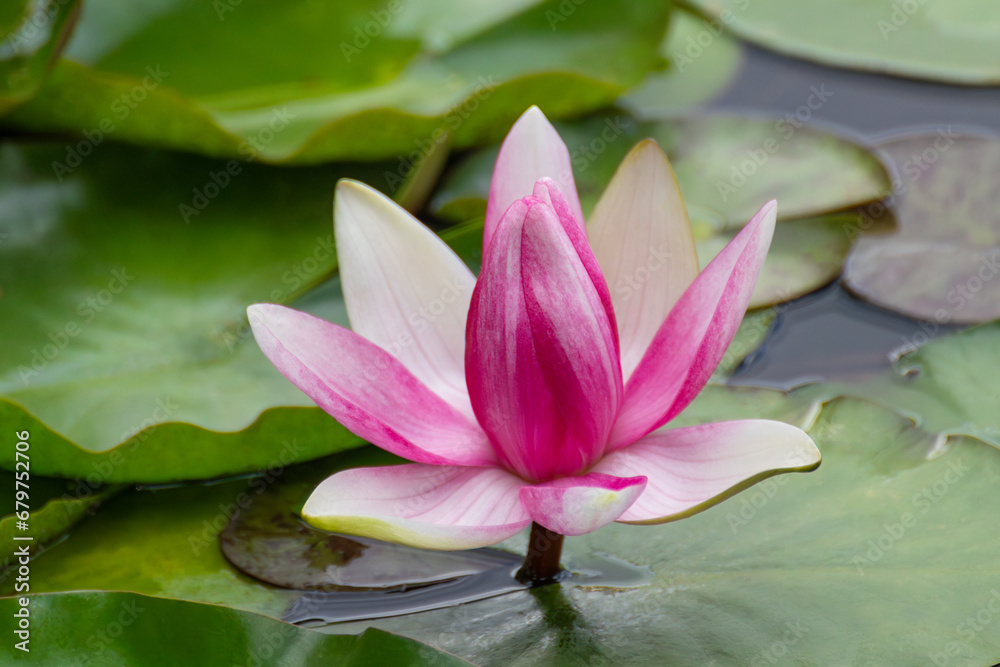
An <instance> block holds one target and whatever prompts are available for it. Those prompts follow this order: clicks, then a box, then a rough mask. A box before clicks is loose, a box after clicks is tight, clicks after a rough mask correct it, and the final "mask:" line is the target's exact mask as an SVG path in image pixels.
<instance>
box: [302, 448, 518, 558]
mask: <svg viewBox="0 0 1000 667" xmlns="http://www.w3.org/2000/svg"><path fill="white" fill-rule="evenodd" d="M523 485H524V482H523V481H521V480H520V479H518V478H517V477H515V476H514V475H511V474H510V473H508V472H506V471H503V470H500V469H498V468H463V467H453V466H430V465H423V464H420V463H414V464H410V465H401V466H387V467H382V468H354V469H352V470H345V471H343V472H338V473H337V474H335V475H333V476H332V477H329V478H327V479H326V480H325V481H324V482H323V483H322V484H320V485H319V486H318V487H317V488H316V490H315V491H313V493H312V495H311V496H309V500H308V501H306V504H305V507H303V508H302V516H303V517H305V519H306V520H307V521H308V522H309V523H310V524H312V525H314V526H316V527H318V528H322V529H324V530H330V531H334V532H338V533H347V534H350V535H362V536H364V537H372V538H375V539H379V540H385V541H387V542H395V543H397V544H407V545H410V546H413V547H422V548H426V549H443V550H451V549H474V548H477V547H485V546H488V545H490V544H496V543H497V542H502V541H503V540H505V539H507V538H508V537H510V536H512V535H514V534H516V533H517V532H519V531H520V530H521V529H523V528H524V527H525V526H527V525H528V523H529V522H530V520H529V519H528V514H527V512H525V511H524V508H523V507H521V503H520V501H519V499H518V489H520V488H521V487H522V486H523Z"/></svg>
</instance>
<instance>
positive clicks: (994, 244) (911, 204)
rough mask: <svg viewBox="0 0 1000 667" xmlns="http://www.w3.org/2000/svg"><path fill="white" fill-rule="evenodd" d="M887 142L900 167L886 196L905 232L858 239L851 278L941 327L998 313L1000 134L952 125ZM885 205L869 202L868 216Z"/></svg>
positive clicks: (863, 291) (881, 299)
mask: <svg viewBox="0 0 1000 667" xmlns="http://www.w3.org/2000/svg"><path fill="white" fill-rule="evenodd" d="M880 148H881V149H882V150H883V151H884V152H885V154H886V155H887V156H889V158H890V159H891V161H892V163H893V165H894V166H895V168H896V174H895V184H894V186H895V187H894V191H893V195H892V197H891V198H890V199H889V202H888V203H889V204H890V205H891V207H892V209H893V212H894V214H895V218H896V220H897V224H898V227H899V229H898V231H897V232H896V233H894V234H888V235H885V234H863V235H862V236H861V237H860V238H859V239H858V241H857V243H856V245H855V247H854V250H853V251H852V252H851V255H850V257H849V258H848V260H847V263H846V265H845V270H844V283H845V285H846V286H847V287H848V288H849V289H851V291H853V292H854V293H856V294H858V295H859V296H861V297H863V298H865V299H868V300H869V301H872V302H873V303H877V304H879V305H881V306H884V307H886V308H890V309H892V310H895V311H897V312H900V313H903V314H904V315H909V316H910V317H915V318H918V319H923V320H929V321H932V322H935V323H937V324H948V323H960V324H962V323H964V324H970V323H979V322H987V321H990V320H994V319H997V318H1000V278H998V277H997V275H998V274H1000V215H998V213H997V212H998V211H1000V188H997V182H998V181H1000V140H997V139H996V138H993V137H985V136H983V137H980V136H968V135H966V136H963V135H960V134H958V133H956V132H953V131H952V130H951V129H950V128H949V129H942V130H941V131H939V132H936V133H931V134H921V135H917V136H905V137H901V138H898V139H893V140H891V141H887V142H885V143H884V144H881V145H880ZM883 210H884V207H882V206H881V204H879V205H874V206H871V207H869V208H868V210H867V212H866V215H865V218H864V219H863V221H862V222H863V223H864V222H866V221H867V220H870V219H873V218H874V217H877V216H878V215H879V214H880V213H881V212H882V211H883ZM861 229H864V228H863V227H861Z"/></svg>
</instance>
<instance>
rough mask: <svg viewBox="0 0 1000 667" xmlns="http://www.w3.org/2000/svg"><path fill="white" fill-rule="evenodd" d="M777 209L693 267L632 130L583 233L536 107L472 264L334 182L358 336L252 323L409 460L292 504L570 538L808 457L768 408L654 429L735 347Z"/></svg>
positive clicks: (650, 149)
mask: <svg viewBox="0 0 1000 667" xmlns="http://www.w3.org/2000/svg"><path fill="white" fill-rule="evenodd" d="M775 215H776V204H775V202H773V201H772V202H769V203H767V204H765V205H764V207H763V208H762V209H761V210H760V211H759V212H758V213H757V214H756V215H755V216H754V217H753V218H752V219H751V220H750V222H749V223H748V224H747V225H746V227H744V229H743V230H742V231H741V232H740V233H739V234H738V235H737V236H736V237H735V238H734V239H733V240H732V242H731V243H729V245H728V246H726V248H725V249H723V250H722V252H720V253H719V255H718V256H717V257H716V258H715V259H714V260H713V261H712V262H711V263H710V264H709V265H708V266H707V267H706V268H705V269H704V270H703V271H701V272H700V273H699V270H698V260H697V256H696V254H695V246H694V241H693V238H692V232H691V226H690V223H689V222H688V218H687V213H686V211H685V207H684V203H683V201H682V199H681V195H680V190H679V187H678V185H677V182H676V180H675V178H674V175H673V172H672V171H671V169H670V166H669V164H668V162H667V159H666V157H665V156H664V154H663V152H662V151H661V150H660V148H659V147H658V146H657V145H656V144H655V143H654V142H652V141H644V142H642V143H640V144H639V145H638V146H637V147H636V148H635V149H634V150H633V151H632V152H631V153H630V154H629V155H628V157H627V158H626V159H625V161H624V162H623V163H622V165H621V166H620V167H619V169H618V172H617V173H616V174H615V176H614V178H613V180H612V181H611V183H610V184H609V185H608V187H607V189H606V191H605V192H604V194H603V196H602V198H601V199H600V201H599V203H598V204H597V206H596V208H595V210H594V212H593V214H592V215H591V218H590V220H589V227H587V226H585V225H584V219H583V214H582V211H581V207H580V202H579V199H578V196H577V193H576V187H575V184H574V181H573V174H572V169H571V163H570V156H569V153H568V151H567V149H566V146H565V145H564V144H563V142H562V141H561V139H560V138H559V136H558V134H557V133H556V131H555V129H554V128H553V127H552V126H551V125H550V124H549V123H548V121H547V120H546V119H545V117H544V116H543V115H542V113H541V112H540V111H539V110H538V109H536V108H532V109H530V110H529V111H528V112H526V113H525V114H524V116H522V117H521V119H520V120H519V121H518V122H517V123H516V124H515V125H514V127H513V128H512V129H511V131H510V133H509V135H508V136H507V138H506V140H505V141H504V143H503V145H502V147H501V150H500V154H499V156H498V158H497V162H496V167H495V171H494V174H493V181H492V185H491V189H490V193H489V200H488V205H487V210H486V219H485V230H484V237H483V262H482V271H481V274H480V276H479V278H478V279H477V278H476V276H475V275H474V274H473V273H472V272H471V271H470V270H469V269H468V268H467V267H466V265H465V264H464V263H463V262H462V260H460V259H459V258H458V256H456V255H455V253H454V252H452V250H451V249H450V248H449V247H448V246H447V245H445V243H444V242H442V241H441V240H440V238H439V237H438V236H436V235H435V234H434V233H433V232H431V231H430V230H429V229H428V228H427V227H425V226H424V225H422V224H421V223H420V222H418V221H417V220H416V219H414V218H413V217H411V216H410V215H409V214H408V213H407V212H406V211H404V210H403V209H401V208H400V207H399V206H397V205H396V204H395V203H393V202H392V201H391V200H390V199H388V198H387V197H385V196H383V195H382V194H380V193H378V192H377V191H375V190H373V189H371V188H369V187H367V186H365V185H362V184H361V183H357V182H355V181H350V180H345V181H341V182H340V183H339V184H338V185H337V192H336V197H335V202H334V221H335V224H334V226H335V236H336V245H337V253H338V257H339V262H340V274H341V279H342V285H343V292H344V300H345V303H346V306H347V313H348V316H349V318H350V322H351V327H352V329H353V330H348V329H345V328H342V327H340V326H337V325H335V324H331V323H329V322H326V321H324V320H321V319H318V318H316V317H313V316H311V315H308V314H305V313H302V312H298V311H296V310H293V309H290V308H286V307H283V306H278V305H272V304H257V305H254V306H251V307H250V309H249V314H250V322H251V325H252V327H253V331H254V335H255V337H256V339H257V342H258V344H259V345H260V347H261V349H262V350H263V351H264V353H265V354H266V355H267V357H268V358H269V359H270V360H271V362H272V363H273V364H274V365H275V366H276V367H277V368H278V370H280V371H281V372H282V373H283V374H284V375H285V376H286V377H287V378H288V379H289V380H291V381H292V382H293V383H294V384H295V385H296V386H297V387H299V388H300V389H301V390H302V391H304V392H305V393H306V394H308V395H309V396H310V397H311V398H312V399H313V400H314V401H316V403H317V404H318V405H319V406H320V407H321V408H323V409H324V410H326V411H327V412H328V413H330V414H331V415H333V416H334V417H335V418H336V419H337V420H338V421H339V422H340V423H342V424H343V425H344V426H346V427H347V428H348V429H350V430H351V431H352V432H353V433H355V434H356V435H358V436H359V437H361V438H364V439H365V440H368V441H369V442H371V443H373V444H375V445H377V446H379V447H381V448H382V449H385V450H387V451H389V452H392V453H394V454H397V455H399V456H401V457H403V458H406V459H409V460H410V461H412V462H413V463H409V464H404V465H398V466H386V467H377V468H356V469H352V470H346V471H343V472H338V473H337V474H335V475H333V476H332V477H330V478H328V479H327V480H326V481H324V482H323V483H322V484H321V485H320V486H319V487H318V488H317V489H316V490H315V492H314V493H313V494H312V496H311V497H310V498H309V500H308V502H307V503H306V505H305V507H304V509H303V515H304V516H305V518H306V519H307V520H308V521H309V522H310V523H311V524H313V525H315V526H318V527H320V528H324V529H327V530H331V531H336V532H344V533H350V534H358V535H366V536H369V537H374V538H378V539H383V540H388V541H391V542H398V543H402V544H408V545H413V546H418V547H427V548H433V549H466V548H472V547H481V546H485V545H489V544H495V543H497V542H500V541H502V540H504V539H506V538H508V537H511V536H512V535H514V534H516V533H517V532H519V531H521V530H522V529H523V528H525V527H526V526H528V525H529V524H531V523H532V522H534V523H535V524H537V525H539V526H542V527H544V528H546V529H548V530H549V531H552V532H554V533H557V534H559V535H581V534H584V533H588V532H591V531H594V530H597V529H598V528H600V527H602V526H604V525H606V524H608V523H610V522H613V521H619V522H623V523H632V524H655V523H662V522H665V521H672V520H676V519H679V518H683V517H686V516H690V515H692V514H694V513H696V512H700V511H701V510H704V509H706V508H708V507H710V506H712V505H714V504H716V503H718V502H720V501H721V500H724V499H725V498H727V497H729V496H731V495H732V494H734V493H736V492H738V491H740V490H742V489H744V488H746V487H748V486H750V485H752V484H754V483H757V482H759V481H761V480H762V479H764V478H766V477H768V476H770V475H775V474H778V473H782V472H791V471H808V470H812V469H814V468H815V467H817V466H818V465H819V462H820V454H819V451H818V450H817V449H816V447H815V445H814V444H813V442H812V440H811V439H810V438H809V436H808V435H807V434H806V433H804V432H803V431H802V430H800V429H798V428H796V427H794V426H791V425H788V424H785V423H781V422H776V421H767V420H761V419H751V420H743V421H729V422H721V423H715V424H706V425H702V426H693V427H685V428H673V429H669V428H664V427H665V426H666V425H667V424H668V423H669V422H670V421H671V420H672V419H674V417H676V416H677V415H678V414H679V413H680V412H681V411H682V410H683V409H684V408H685V407H686V406H687V405H688V404H689V403H690V402H691V401H692V400H693V399H694V398H695V396H697V394H698V393H699V392H700V391H701V389H702V388H703V387H704V385H705V384H706V382H707V381H708V379H709V376H710V375H711V374H712V372H713V371H714V370H715V368H716V366H717V365H718V363H719V361H720V360H721V359H722V356H723V354H724V353H725V351H726V348H727V347H728V345H729V343H730V342H731V340H732V338H733V336H734V334H735V332H736V329H737V327H738V326H739V323H740V321H741V320H742V318H743V314H744V313H745V311H746V308H747V304H748V303H749V299H750V296H751V292H752V291H753V288H754V285H755V283H756V281H757V276H758V274H759V272H760V270H761V266H762V264H763V262H764V257H765V255H766V254H767V250H768V247H769V245H770V242H771V236H772V233H773V230H774V224H775ZM588 236H589V241H588Z"/></svg>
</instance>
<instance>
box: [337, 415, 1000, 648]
mask: <svg viewBox="0 0 1000 667" xmlns="http://www.w3.org/2000/svg"><path fill="white" fill-rule="evenodd" d="M811 434H812V435H813V437H814V438H815V439H816V441H817V444H818V445H819V448H820V450H821V451H822V452H823V464H822V465H821V466H820V468H819V469H818V470H817V471H815V472H812V473H809V474H806V475H785V476H781V477H779V478H775V479H773V480H768V481H767V482H764V483H762V484H760V485H757V486H755V487H752V488H751V489H748V490H747V491H744V492H743V493H741V494H739V495H737V496H736V497H734V498H733V499H731V500H728V501H726V502H725V503H722V504H720V505H718V506H716V507H713V508H712V509H710V510H708V511H706V512H704V513H702V514H699V515H697V516H694V517H692V518H689V519H685V520H683V521H678V522H676V523H673V524H664V525H661V526H648V527H636V526H624V525H618V524H613V525H611V526H608V527H606V528H602V529H601V530H599V531H597V532H595V533H592V534H590V535H587V536H583V537H578V538H567V540H566V543H565V549H566V552H567V556H566V560H565V562H567V563H571V562H572V560H573V559H574V558H581V557H584V556H585V555H586V554H589V553H591V552H598V553H603V554H609V555H612V556H618V557H620V558H623V559H626V560H628V561H631V562H633V563H635V564H638V565H642V566H647V567H649V568H650V569H651V570H652V572H653V580H652V582H651V583H650V584H649V585H646V586H641V587H636V588H622V589H613V588H612V589H608V588H603V589H602V588H600V587H571V586H562V587H561V589H556V591H555V592H553V593H552V594H546V595H538V594H536V595H531V594H530V593H513V594H511V595H507V596H504V597H503V598H499V599H496V600H483V601H481V602H476V603H474V604H469V605H463V607H461V608H456V609H451V610H442V611H436V612H429V613H425V614H420V615H415V616H410V617H404V618H398V619H385V620H380V621H377V622H372V623H366V624H360V623H355V624H350V625H347V626H338V627H336V628H335V629H334V630H335V631H336V632H356V631H357V630H359V629H361V628H363V627H366V626H368V625H372V626H375V627H380V628H383V629H390V630H392V631H396V632H400V633H403V634H406V635H407V636H411V637H414V638H415V639H418V640H422V641H427V642H429V643H431V644H433V645H436V646H439V647H441V648H443V649H445V650H449V651H452V652H454V653H457V654H458V655H461V656H463V657H465V658H468V659H469V660H472V661H473V662H476V663H478V664H482V665H487V666H492V665H528V664H550V663H554V662H557V663H559V664H623V665H625V664H627V665H645V664H657V665H663V664H669V665H674V664H677V665H708V664H713V663H714V664H716V665H746V664H762V665H767V664H792V663H793V662H794V663H795V664H807V665H832V664H878V665H897V664H898V665H903V664H905V665H914V664H923V663H926V662H929V661H930V660H932V658H931V657H930V656H938V655H941V654H944V655H949V656H952V658H951V659H952V660H954V662H952V663H951V664H991V663H992V662H996V659H997V657H998V649H997V646H996V644H995V637H994V635H992V634H991V633H990V632H974V631H971V627H972V626H970V625H968V623H969V621H968V619H969V618H972V619H973V621H972V622H973V623H975V622H976V621H975V618H976V615H977V614H979V613H980V610H983V609H986V608H987V606H988V605H993V606H992V608H991V609H996V602H994V598H995V597H996V595H995V591H994V590H993V589H994V588H998V587H1000V566H998V562H1000V560H998V555H1000V545H998V544H997V542H996V540H995V539H993V536H994V535H995V532H996V526H995V524H996V521H995V516H996V512H997V511H1000V496H998V494H997V493H996V479H997V475H1000V452H997V451H996V449H994V448H993V447H990V446H988V445H985V444H983V443H981V442H978V441H975V440H971V439H956V440H953V441H952V442H950V443H949V444H948V445H947V446H942V445H941V443H940V441H939V439H938V438H937V437H935V436H932V435H931V434H928V433H925V432H923V431H920V430H918V429H916V428H914V427H913V424H912V423H911V422H909V421H908V420H906V419H904V418H902V417H900V416H899V415H897V414H895V413H893V412H891V411H888V410H885V409H883V408H880V407H878V406H875V405H873V404H870V403H866V402H864V401H857V400H839V401H836V402H834V403H832V404H830V405H828V406H827V407H826V408H825V409H824V411H823V414H822V415H821V416H820V418H819V420H818V421H817V423H816V424H815V426H813V428H812V429H811ZM508 544H509V546H511V547H512V548H516V547H520V548H524V546H525V539H524V537H523V536H519V537H518V538H515V539H513V540H511V541H510V542H509V543H508ZM901 591H903V592H905V594H901ZM915 601H917V602H919V601H927V603H926V604H923V603H916V602H915ZM983 613H988V614H991V615H990V618H994V619H995V612H991V611H986V612H983ZM994 622H995V621H994ZM963 623H964V624H965V625H963ZM441 628H447V629H448V631H447V632H441ZM955 656H960V657H959V658H956V657H955ZM941 664H943V663H941Z"/></svg>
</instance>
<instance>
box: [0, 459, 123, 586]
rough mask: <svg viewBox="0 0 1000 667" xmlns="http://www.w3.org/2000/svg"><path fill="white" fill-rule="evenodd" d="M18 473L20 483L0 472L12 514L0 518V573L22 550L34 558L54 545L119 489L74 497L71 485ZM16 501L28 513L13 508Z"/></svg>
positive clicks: (91, 492) (90, 490)
mask: <svg viewBox="0 0 1000 667" xmlns="http://www.w3.org/2000/svg"><path fill="white" fill-rule="evenodd" d="M19 472H22V478H21V479H17V478H16V476H15V473H13V472H8V471H6V470H4V471H0V484H2V486H3V488H4V489H10V491H11V496H10V499H11V503H12V506H11V507H10V509H11V510H13V511H12V513H11V514H8V515H6V516H4V517H3V518H0V572H2V571H3V570H5V569H6V568H7V567H8V566H11V565H14V564H15V563H16V562H17V557H16V556H17V555H18V554H20V555H21V556H23V555H24V551H23V549H27V551H28V553H29V554H30V555H31V556H32V557H34V556H37V555H38V554H40V553H41V552H42V551H44V550H45V548H46V547H48V546H49V545H50V544H52V543H55V542H58V541H59V540H60V539H61V538H62V537H63V536H64V535H65V534H66V532H67V531H68V530H69V529H70V528H72V527H73V526H75V525H76V524H77V523H79V522H80V521H81V520H82V519H84V518H85V517H86V516H87V515H88V514H91V513H93V512H95V511H96V510H97V508H98V507H99V506H100V505H101V504H102V503H104V502H105V501H107V500H108V499H109V498H112V497H114V496H115V495H117V494H118V493H119V492H120V491H121V490H122V488H123V487H121V486H108V487H103V488H98V489H87V493H86V494H82V493H81V494H78V493H77V488H76V487H77V483H75V482H69V481H67V480H64V479H51V478H45V477H40V476H37V475H36V476H30V470H29V471H28V472H29V476H23V472H24V469H23V468H22V469H21V471H19ZM18 482H20V485H19V484H18ZM18 491H23V492H24V493H25V496H24V499H23V500H21V499H20V498H19V497H18V496H17V492H18ZM16 500H21V502H24V503H25V506H27V507H28V508H30V509H28V510H24V509H23V508H22V507H20V506H15V505H13V503H14V502H15V501H16ZM21 512H27V519H24V518H22V517H23V516H24V515H23V514H20V513H21ZM26 538H30V539H26Z"/></svg>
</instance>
